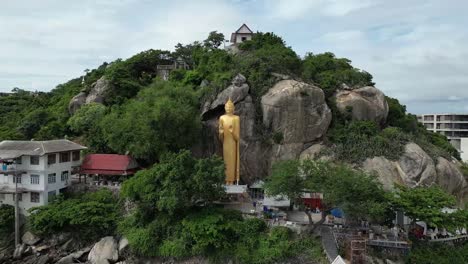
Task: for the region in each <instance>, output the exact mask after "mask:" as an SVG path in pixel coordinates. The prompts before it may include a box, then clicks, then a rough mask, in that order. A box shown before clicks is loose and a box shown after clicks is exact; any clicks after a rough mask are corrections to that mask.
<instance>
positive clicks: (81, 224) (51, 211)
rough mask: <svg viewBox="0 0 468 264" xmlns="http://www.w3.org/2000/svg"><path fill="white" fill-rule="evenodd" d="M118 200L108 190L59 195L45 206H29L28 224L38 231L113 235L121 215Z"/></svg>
mask: <svg viewBox="0 0 468 264" xmlns="http://www.w3.org/2000/svg"><path fill="white" fill-rule="evenodd" d="M119 210H120V209H119V206H118V203H117V200H116V199H115V197H114V196H113V194H112V193H111V192H110V191H109V190H100V191H98V192H95V193H87V194H85V195H82V196H80V197H75V198H70V199H64V197H63V196H58V197H57V199H55V200H54V201H53V202H52V203H50V204H48V205H46V206H40V207H34V208H31V209H30V213H31V215H30V217H29V219H28V220H29V223H30V226H31V229H32V230H33V231H34V232H36V233H37V234H43V235H50V234H53V233H57V232H70V233H72V234H74V235H76V236H78V237H80V238H81V239H87V240H89V241H92V240H93V239H96V238H99V237H101V236H105V235H108V234H112V233H114V231H115V228H116V224H117V221H118V219H119V217H120V215H121V212H120V211H119Z"/></svg>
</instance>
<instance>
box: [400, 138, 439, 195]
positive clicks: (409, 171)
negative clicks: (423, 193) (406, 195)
mask: <svg viewBox="0 0 468 264" xmlns="http://www.w3.org/2000/svg"><path fill="white" fill-rule="evenodd" d="M398 164H399V166H400V168H401V170H402V172H403V174H402V176H403V181H404V182H405V183H406V184H407V185H408V186H410V187H415V186H420V185H422V186H429V185H431V184H432V183H434V181H435V179H436V176H437V172H436V169H435V165H434V161H433V160H432V158H431V157H430V156H429V155H428V154H427V153H426V152H424V150H423V149H422V148H421V147H419V146H418V145H417V144H415V143H408V144H406V146H405V152H404V153H403V155H402V156H401V157H400V159H399V161H398Z"/></svg>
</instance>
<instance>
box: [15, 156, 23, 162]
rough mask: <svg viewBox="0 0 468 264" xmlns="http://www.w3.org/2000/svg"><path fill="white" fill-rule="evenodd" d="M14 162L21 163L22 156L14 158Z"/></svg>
mask: <svg viewBox="0 0 468 264" xmlns="http://www.w3.org/2000/svg"><path fill="white" fill-rule="evenodd" d="M15 164H23V157H18V158H16V159H15Z"/></svg>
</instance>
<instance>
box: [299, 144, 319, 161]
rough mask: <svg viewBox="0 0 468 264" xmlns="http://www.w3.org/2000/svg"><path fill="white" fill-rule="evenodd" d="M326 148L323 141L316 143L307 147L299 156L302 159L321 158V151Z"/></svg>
mask: <svg viewBox="0 0 468 264" xmlns="http://www.w3.org/2000/svg"><path fill="white" fill-rule="evenodd" d="M324 149H325V145H323V144H322V143H319V144H314V145H312V146H310V147H308V148H307V149H305V150H304V151H302V153H301V155H300V156H299V159H301V160H305V159H311V160H315V159H317V158H319V156H320V152H321V151H322V150H324Z"/></svg>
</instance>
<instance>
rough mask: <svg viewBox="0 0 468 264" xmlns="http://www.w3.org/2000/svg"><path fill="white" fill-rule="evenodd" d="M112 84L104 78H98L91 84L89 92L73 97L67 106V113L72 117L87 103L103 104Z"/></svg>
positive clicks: (82, 92)
mask: <svg viewBox="0 0 468 264" xmlns="http://www.w3.org/2000/svg"><path fill="white" fill-rule="evenodd" d="M111 87H112V84H111V82H110V81H109V80H107V79H106V77H105V76H102V77H101V78H99V79H98V80H97V81H96V82H94V83H93V84H91V87H90V89H89V91H81V92H80V93H79V94H77V95H76V96H74V97H73V98H72V99H71V100H70V103H69V104H68V112H69V113H70V114H71V115H73V114H74V113H75V112H76V111H77V110H78V109H80V108H81V107H82V106H83V105H85V104H89V103H100V104H102V103H104V100H105V96H106V93H107V91H108V90H109V89H111Z"/></svg>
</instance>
